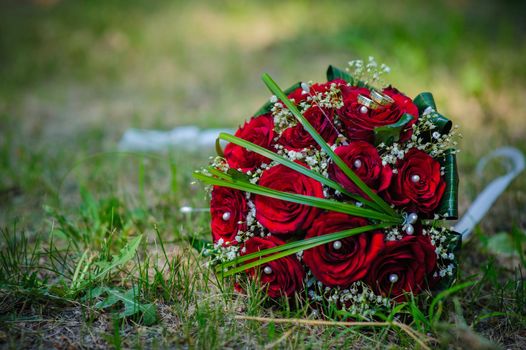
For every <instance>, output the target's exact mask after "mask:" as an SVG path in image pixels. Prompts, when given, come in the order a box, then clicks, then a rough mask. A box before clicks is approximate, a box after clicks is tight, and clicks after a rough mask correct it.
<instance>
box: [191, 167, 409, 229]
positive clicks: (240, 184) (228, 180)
mask: <svg viewBox="0 0 526 350" xmlns="http://www.w3.org/2000/svg"><path fill="white" fill-rule="evenodd" d="M208 171H213V173H212V175H215V176H217V177H213V176H208V175H205V174H202V173H194V178H196V179H197V180H200V181H202V182H204V183H208V184H210V185H215V186H223V187H229V188H232V189H236V190H240V191H245V192H250V193H254V194H257V195H262V196H266V197H270V198H275V199H280V200H284V201H288V202H293V203H298V204H303V205H309V206H312V207H317V208H320V209H326V210H330V211H336V212H340V213H344V214H349V215H353V216H359V217H363V218H367V219H373V220H379V221H382V222H388V223H391V224H392V225H395V224H397V223H399V220H397V219H396V218H393V217H391V216H389V215H387V214H385V213H381V212H377V211H375V210H371V209H367V208H362V207H357V206H356V205H354V204H348V203H343V202H338V201H334V200H330V199H324V198H318V197H311V196H306V195H301V194H295V193H289V192H282V191H276V190H273V189H271V188H268V187H264V186H259V185H255V184H252V183H250V182H249V181H246V180H244V179H242V178H237V179H236V178H234V177H232V176H231V175H228V174H225V173H222V172H220V171H217V170H215V171H214V170H213V168H212V169H208Z"/></svg>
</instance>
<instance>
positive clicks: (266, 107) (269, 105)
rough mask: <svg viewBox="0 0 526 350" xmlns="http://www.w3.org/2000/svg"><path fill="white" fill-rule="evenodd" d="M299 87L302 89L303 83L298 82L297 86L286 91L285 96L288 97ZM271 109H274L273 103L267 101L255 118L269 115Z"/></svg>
mask: <svg viewBox="0 0 526 350" xmlns="http://www.w3.org/2000/svg"><path fill="white" fill-rule="evenodd" d="M299 87H301V82H297V83H296V84H294V85H292V86H291V87H289V88H288V89H285V94H287V95H288V94H290V93H291V92H293V91H294V90H296V89H297V88H299ZM271 109H272V102H270V101H267V103H265V104H264V105H263V106H261V108H260V109H258V111H257V112H256V113H254V117H257V116H258V115H262V114H267V113H269V112H270V110H271Z"/></svg>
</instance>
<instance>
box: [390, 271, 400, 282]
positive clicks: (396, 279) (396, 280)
mask: <svg viewBox="0 0 526 350" xmlns="http://www.w3.org/2000/svg"><path fill="white" fill-rule="evenodd" d="M389 282H391V283H396V282H398V275H397V274H396V273H392V274H390V275H389Z"/></svg>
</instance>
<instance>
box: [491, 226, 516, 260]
mask: <svg viewBox="0 0 526 350" xmlns="http://www.w3.org/2000/svg"><path fill="white" fill-rule="evenodd" d="M488 250H489V251H490V252H492V253H493V254H496V255H507V256H513V255H515V256H516V255H519V254H518V252H517V247H516V245H515V242H514V241H513V237H512V236H511V235H510V234H509V233H507V232H499V233H497V234H495V235H493V236H491V237H490V238H489V239H488Z"/></svg>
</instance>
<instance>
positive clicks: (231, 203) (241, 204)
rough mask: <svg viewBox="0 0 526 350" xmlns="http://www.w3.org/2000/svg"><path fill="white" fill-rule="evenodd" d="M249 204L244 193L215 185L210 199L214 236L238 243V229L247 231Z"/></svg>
mask: <svg viewBox="0 0 526 350" xmlns="http://www.w3.org/2000/svg"><path fill="white" fill-rule="evenodd" d="M247 211H248V209H247V204H246V201H245V196H244V193H243V192H241V191H238V190H233V189H230V188H227V187H219V186H214V189H213V190H212V200H211V201H210V215H211V216H212V222H211V226H212V238H213V240H214V242H217V241H218V240H219V239H220V238H222V239H223V241H224V242H225V243H226V242H231V243H234V244H236V243H237V242H236V240H235V237H236V235H237V232H238V231H245V230H246V229H247V226H246V216H247Z"/></svg>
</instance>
